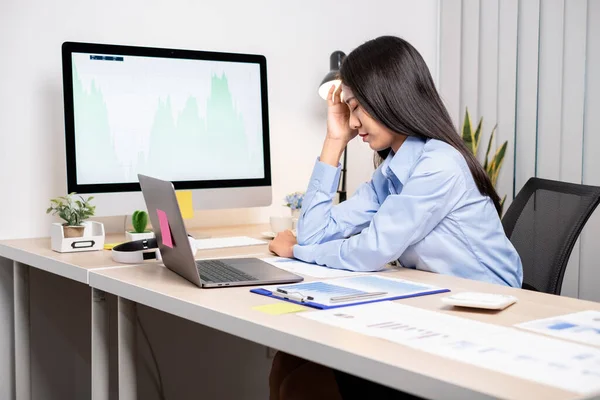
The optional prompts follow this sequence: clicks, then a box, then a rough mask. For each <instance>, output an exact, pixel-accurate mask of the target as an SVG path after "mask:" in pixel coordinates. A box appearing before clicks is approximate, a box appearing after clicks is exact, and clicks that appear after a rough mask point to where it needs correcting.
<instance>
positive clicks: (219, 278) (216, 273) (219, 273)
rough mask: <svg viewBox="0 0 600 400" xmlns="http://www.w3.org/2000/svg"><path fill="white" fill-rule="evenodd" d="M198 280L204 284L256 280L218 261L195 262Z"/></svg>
mask: <svg viewBox="0 0 600 400" xmlns="http://www.w3.org/2000/svg"><path fill="white" fill-rule="evenodd" d="M196 266H197V268H198V273H200V279H202V280H203V281H204V282H243V281H256V280H258V279H257V278H255V277H254V276H252V275H248V274H246V273H244V272H242V271H240V270H239V269H237V268H234V267H232V266H230V265H228V264H226V263H224V262H223V261H219V260H200V261H196Z"/></svg>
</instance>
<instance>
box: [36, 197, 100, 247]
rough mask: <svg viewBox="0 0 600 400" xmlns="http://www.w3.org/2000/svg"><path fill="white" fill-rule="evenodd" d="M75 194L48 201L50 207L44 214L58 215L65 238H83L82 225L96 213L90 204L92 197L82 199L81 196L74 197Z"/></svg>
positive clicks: (94, 207)
mask: <svg viewBox="0 0 600 400" xmlns="http://www.w3.org/2000/svg"><path fill="white" fill-rule="evenodd" d="M75 194H76V193H69V194H68V195H66V196H61V197H57V198H55V199H51V200H50V207H49V208H48V209H47V210H46V214H50V213H52V215H58V216H59V217H60V218H62V219H63V220H64V221H65V223H64V224H63V231H64V234H65V237H80V236H83V228H84V226H83V225H82V223H83V222H84V221H85V220H86V219H88V218H89V217H91V216H93V215H94V213H95V212H96V206H93V205H91V204H90V201H91V200H92V199H93V198H94V197H93V196H90V197H88V198H87V199H84V198H83V196H78V197H79V198H76V197H75Z"/></svg>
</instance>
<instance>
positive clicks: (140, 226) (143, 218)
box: [131, 210, 148, 233]
mask: <svg viewBox="0 0 600 400" xmlns="http://www.w3.org/2000/svg"><path fill="white" fill-rule="evenodd" d="M131 224H132V225H133V231H134V232H135V233H145V232H148V231H147V230H146V226H148V213H147V212H146V211H142V210H137V211H134V213H133V215H132V216H131Z"/></svg>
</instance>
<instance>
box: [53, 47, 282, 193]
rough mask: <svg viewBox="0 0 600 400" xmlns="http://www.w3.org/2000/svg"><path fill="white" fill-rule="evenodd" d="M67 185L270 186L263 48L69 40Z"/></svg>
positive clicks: (99, 188)
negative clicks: (151, 181) (149, 179)
mask: <svg viewBox="0 0 600 400" xmlns="http://www.w3.org/2000/svg"><path fill="white" fill-rule="evenodd" d="M63 78H64V87H65V121H66V142H67V143H66V144H67V182H68V190H69V192H73V191H74V192H78V193H103V192H121V191H137V190H139V184H138V179H137V174H138V173H142V174H144V175H149V176H153V177H157V178H160V179H165V180H169V181H172V182H173V183H174V185H175V187H176V188H178V189H202V188H222V187H245V186H270V184H271V176H270V161H269V129H268V113H267V87H266V61H265V58H264V57H263V56H259V55H245V54H231V53H214V52H202V51H189V50H172V49H156V48H142V47H131V46H114V45H99V44H84V43H72V42H69V43H65V44H64V45H63Z"/></svg>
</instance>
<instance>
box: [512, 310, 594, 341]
mask: <svg viewBox="0 0 600 400" xmlns="http://www.w3.org/2000/svg"><path fill="white" fill-rule="evenodd" d="M515 326H516V327H517V328H522V329H527V330H530V331H534V332H538V333H543V334H545V335H550V336H556V337H559V338H562V339H569V340H573V341H575V342H580V343H584V344H591V345H594V346H600V311H592V310H590V311H581V312H577V313H573V314H566V315H560V316H558V317H551V318H544V319H536V320H534V321H529V322H523V323H521V324H517V325H515Z"/></svg>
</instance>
